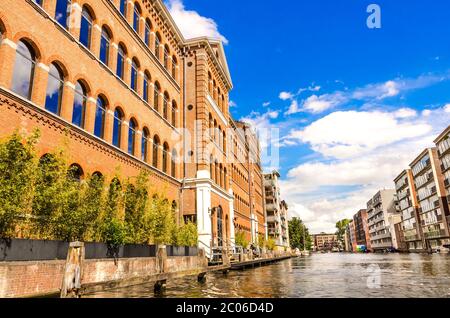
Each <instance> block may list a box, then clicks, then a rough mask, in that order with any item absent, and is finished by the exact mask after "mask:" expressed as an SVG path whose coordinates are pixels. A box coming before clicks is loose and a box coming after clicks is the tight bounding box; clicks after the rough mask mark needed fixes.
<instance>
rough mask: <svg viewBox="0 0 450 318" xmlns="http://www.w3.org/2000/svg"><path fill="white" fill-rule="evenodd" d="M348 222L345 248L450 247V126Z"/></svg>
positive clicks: (422, 249)
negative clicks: (391, 183)
mask: <svg viewBox="0 0 450 318" xmlns="http://www.w3.org/2000/svg"><path fill="white" fill-rule="evenodd" d="M434 144H435V147H431V148H427V149H425V150H423V151H422V152H421V153H420V154H419V155H418V156H417V157H416V158H415V159H414V160H413V161H412V162H411V164H410V165H409V167H407V168H406V169H405V170H404V171H402V172H401V173H400V174H399V175H398V176H397V177H396V178H395V180H394V183H395V189H383V190H381V191H379V192H378V193H377V194H375V196H374V197H373V198H372V199H370V201H369V202H368V203H367V208H366V209H363V210H361V211H359V212H358V213H357V214H356V215H355V217H354V218H353V221H352V222H351V223H350V224H349V225H348V226H347V231H346V237H345V241H346V249H347V250H348V251H360V250H368V251H379V250H397V251H410V252H430V251H448V248H450V209H449V204H450V126H449V127H448V128H447V129H445V130H444V131H443V132H442V133H441V134H440V135H439V136H438V137H437V138H436V140H434Z"/></svg>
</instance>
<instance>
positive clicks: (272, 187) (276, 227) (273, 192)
mask: <svg viewBox="0 0 450 318" xmlns="http://www.w3.org/2000/svg"><path fill="white" fill-rule="evenodd" d="M279 178H280V174H279V173H278V171H273V172H272V173H268V174H264V188H265V203H266V204H265V206H266V222H267V233H268V237H270V238H272V239H274V240H275V243H276V245H277V247H278V248H279V249H284V248H289V245H290V243H289V234H288V215H287V211H288V207H287V204H286V203H285V202H284V201H282V200H281V198H280V186H279V183H278V180H279Z"/></svg>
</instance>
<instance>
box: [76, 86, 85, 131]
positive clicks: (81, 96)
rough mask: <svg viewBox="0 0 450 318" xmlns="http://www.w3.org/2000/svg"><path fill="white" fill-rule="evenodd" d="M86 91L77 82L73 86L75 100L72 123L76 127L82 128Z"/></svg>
mask: <svg viewBox="0 0 450 318" xmlns="http://www.w3.org/2000/svg"><path fill="white" fill-rule="evenodd" d="M86 102H87V90H86V87H85V86H84V85H83V84H82V83H81V82H79V81H78V82H77V85H76V86H75V98H74V102H73V113H72V123H73V124H74V125H77V126H78V127H81V128H84V114H85V111H86Z"/></svg>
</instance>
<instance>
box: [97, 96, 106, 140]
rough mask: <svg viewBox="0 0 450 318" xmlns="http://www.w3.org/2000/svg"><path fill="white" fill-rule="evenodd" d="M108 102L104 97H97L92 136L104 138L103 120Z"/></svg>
mask: <svg viewBox="0 0 450 318" xmlns="http://www.w3.org/2000/svg"><path fill="white" fill-rule="evenodd" d="M107 107H108V102H107V100H106V98H105V97H103V96H99V97H98V98H97V107H96V110H95V123H94V135H96V136H97V137H99V138H104V137H105V119H106V109H107Z"/></svg>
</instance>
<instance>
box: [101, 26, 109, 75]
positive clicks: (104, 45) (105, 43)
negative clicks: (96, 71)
mask: <svg viewBox="0 0 450 318" xmlns="http://www.w3.org/2000/svg"><path fill="white" fill-rule="evenodd" d="M110 46H111V35H110V33H109V31H108V30H107V29H106V28H105V27H103V28H102V38H101V40H100V60H101V61H102V62H103V63H105V65H108V66H109V52H110Z"/></svg>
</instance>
